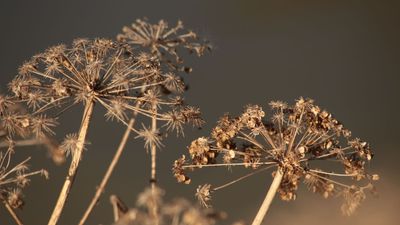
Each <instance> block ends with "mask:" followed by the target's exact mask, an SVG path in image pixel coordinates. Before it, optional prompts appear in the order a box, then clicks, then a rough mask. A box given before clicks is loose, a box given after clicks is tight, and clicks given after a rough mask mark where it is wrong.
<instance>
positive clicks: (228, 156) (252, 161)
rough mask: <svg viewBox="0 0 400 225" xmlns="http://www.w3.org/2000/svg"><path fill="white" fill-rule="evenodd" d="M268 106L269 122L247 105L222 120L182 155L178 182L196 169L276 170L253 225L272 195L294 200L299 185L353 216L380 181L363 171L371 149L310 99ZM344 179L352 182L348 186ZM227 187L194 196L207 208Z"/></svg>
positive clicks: (176, 168)
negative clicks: (334, 199)
mask: <svg viewBox="0 0 400 225" xmlns="http://www.w3.org/2000/svg"><path fill="white" fill-rule="evenodd" d="M270 106H271V108H272V111H273V113H272V115H271V119H269V120H265V119H264V117H265V115H266V113H265V112H264V111H263V109H262V108H261V106H258V105H248V106H246V107H245V110H244V112H243V113H242V114H241V115H240V116H238V117H235V118H232V117H231V116H229V115H224V116H223V117H222V118H221V119H220V120H219V121H218V124H217V126H216V127H215V128H214V129H213V130H212V132H211V137H200V138H198V139H196V140H194V141H193V142H192V143H191V145H190V146H189V147H188V152H189V156H190V158H189V160H186V158H185V156H182V157H181V158H180V159H177V160H176V161H175V163H174V166H173V173H174V176H175V177H176V178H177V180H178V181H179V182H183V183H190V178H189V177H188V176H187V175H186V171H187V170H193V169H195V168H205V167H221V166H223V167H232V166H243V167H246V168H250V169H252V170H255V172H254V171H253V172H251V174H250V175H252V174H254V173H257V172H260V171H264V170H266V169H269V168H272V167H275V168H276V170H275V171H274V172H273V173H272V176H273V177H274V180H273V183H272V185H271V188H270V190H269V192H268V194H267V196H266V199H265V201H264V203H263V205H262V207H261V208H260V212H259V213H258V214H257V217H256V218H255V220H254V222H253V224H259V223H261V221H262V219H263V218H264V216H265V213H266V212H267V210H268V207H269V204H270V203H271V201H272V199H273V197H274V195H275V193H276V192H278V193H279V195H280V197H281V199H282V200H285V201H290V200H295V199H296V191H297V189H298V186H299V184H300V183H301V181H303V182H304V183H305V184H306V186H307V187H308V189H309V190H311V191H312V192H315V193H319V194H321V195H322V196H323V197H324V198H329V197H331V196H338V195H340V196H343V197H344V200H345V201H344V204H343V206H342V211H343V213H344V214H346V215H350V214H351V213H353V212H354V210H355V209H356V208H357V207H358V206H359V205H360V203H361V202H362V201H363V200H364V198H365V191H366V190H370V191H374V187H373V185H372V182H373V181H375V180H378V179H379V176H378V175H377V174H369V173H367V171H366V168H365V167H366V165H368V164H367V162H369V161H370V160H371V159H372V156H373V153H372V150H371V148H370V145H369V144H368V143H367V142H364V141H362V140H361V139H359V138H352V136H351V132H350V131H349V130H347V129H346V128H345V127H344V126H343V125H342V124H341V123H340V122H339V121H338V120H337V119H335V118H334V117H333V116H332V114H330V113H329V112H327V111H326V110H323V109H321V108H320V107H319V106H317V105H315V104H314V101H313V100H311V99H304V98H299V99H298V100H297V101H296V102H295V104H294V105H292V106H289V105H288V104H287V103H284V102H281V101H275V102H271V103H270ZM321 161H325V162H326V163H325V164H321ZM317 162H319V163H317ZM332 162H336V164H338V165H340V166H341V168H340V167H338V166H337V165H336V166H335V165H333V164H332ZM331 170H336V171H334V172H333V171H331ZM247 176H249V175H246V176H245V177H247ZM335 178H338V179H335ZM343 178H350V179H351V180H352V181H353V182H352V183H351V184H348V183H346V182H345V180H343ZM241 179H244V177H241V178H239V179H238V180H241ZM238 180H236V181H238ZM236 181H233V182H230V183H228V184H227V185H230V184H232V183H235V182H236ZM227 185H223V186H221V187H216V188H213V187H212V186H211V185H210V184H205V185H202V186H199V188H198V189H197V194H196V196H197V197H198V198H199V200H200V202H201V203H202V204H203V205H206V206H207V205H208V202H209V200H211V192H213V191H216V190H219V189H221V188H222V187H226V186H227Z"/></svg>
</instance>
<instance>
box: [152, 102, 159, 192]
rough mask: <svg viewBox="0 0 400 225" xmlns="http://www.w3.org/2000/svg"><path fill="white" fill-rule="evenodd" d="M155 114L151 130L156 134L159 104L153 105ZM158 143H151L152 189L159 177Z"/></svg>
mask: <svg viewBox="0 0 400 225" xmlns="http://www.w3.org/2000/svg"><path fill="white" fill-rule="evenodd" d="M153 112H154V114H153V116H152V118H151V131H152V133H153V134H154V135H156V132H157V118H156V114H157V106H156V105H155V104H154V105H153ZM156 159H157V145H156V144H155V143H151V178H150V184H151V189H152V190H153V191H154V189H155V187H156V183H157V177H156V173H157V171H156V167H157V161H156Z"/></svg>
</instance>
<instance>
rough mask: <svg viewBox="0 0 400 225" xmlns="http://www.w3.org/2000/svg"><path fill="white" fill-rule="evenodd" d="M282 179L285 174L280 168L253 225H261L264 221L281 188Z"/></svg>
mask: <svg viewBox="0 0 400 225" xmlns="http://www.w3.org/2000/svg"><path fill="white" fill-rule="evenodd" d="M282 178H283V172H282V171H281V169H280V168H278V169H277V170H276V174H275V177H274V180H273V181H272V184H271V186H270V187H269V190H268V192H267V195H266V196H265V199H264V201H263V203H262V204H261V207H260V209H259V210H258V213H257V215H256V217H255V218H254V220H253V223H252V225H260V224H261V222H262V221H263V219H264V217H265V215H266V214H267V211H268V209H269V206H270V205H271V203H272V200H273V199H274V197H275V194H276V192H277V190H278V188H279V185H280V184H281V181H282Z"/></svg>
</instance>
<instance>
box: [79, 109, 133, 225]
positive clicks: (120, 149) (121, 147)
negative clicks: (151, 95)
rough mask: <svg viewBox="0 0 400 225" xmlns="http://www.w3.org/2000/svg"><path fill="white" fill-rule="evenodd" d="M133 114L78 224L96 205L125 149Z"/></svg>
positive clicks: (81, 222) (84, 220)
mask: <svg viewBox="0 0 400 225" xmlns="http://www.w3.org/2000/svg"><path fill="white" fill-rule="evenodd" d="M135 116H136V114H135V115H134V116H133V117H132V118H131V119H130V121H129V123H128V127H127V128H126V130H125V133H124V135H123V137H122V140H121V142H120V144H119V146H118V149H117V151H116V152H115V155H114V158H113V159H112V161H111V163H110V165H109V167H108V169H107V172H106V173H105V174H104V177H103V179H102V180H101V183H100V185H99V187H98V188H97V190H96V193H95V194H94V197H93V199H92V201H91V202H90V205H89V207H88V208H87V209H86V211H85V214H84V215H83V217H82V219H81V220H80V222H79V225H83V224H84V223H85V222H86V220H87V218H88V217H89V215H90V213H91V212H92V210H93V208H94V207H95V206H96V203H97V202H98V201H99V199H100V196H101V194H102V193H103V191H104V188H105V186H106V185H107V182H108V180H109V179H110V177H111V174H112V173H113V171H114V168H115V166H116V165H117V163H118V161H119V158H120V157H121V154H122V152H123V151H124V149H125V146H126V142H127V141H128V138H129V135H130V133H131V130H132V127H133V124H134V123H135V119H134V117H135Z"/></svg>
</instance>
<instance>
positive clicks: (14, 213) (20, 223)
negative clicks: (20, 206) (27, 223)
mask: <svg viewBox="0 0 400 225" xmlns="http://www.w3.org/2000/svg"><path fill="white" fill-rule="evenodd" d="M3 203H4V206H5V207H6V209H7V211H8V212H9V213H10V215H11V216H12V218H13V219H14V221H15V223H16V224H18V225H23V224H24V223H22V221H21V219H20V218H19V217H18V215H17V213H16V212H15V211H14V209H13V208H12V207H11V206H10V204H8V202H7V201H5V200H4V201H3Z"/></svg>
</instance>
